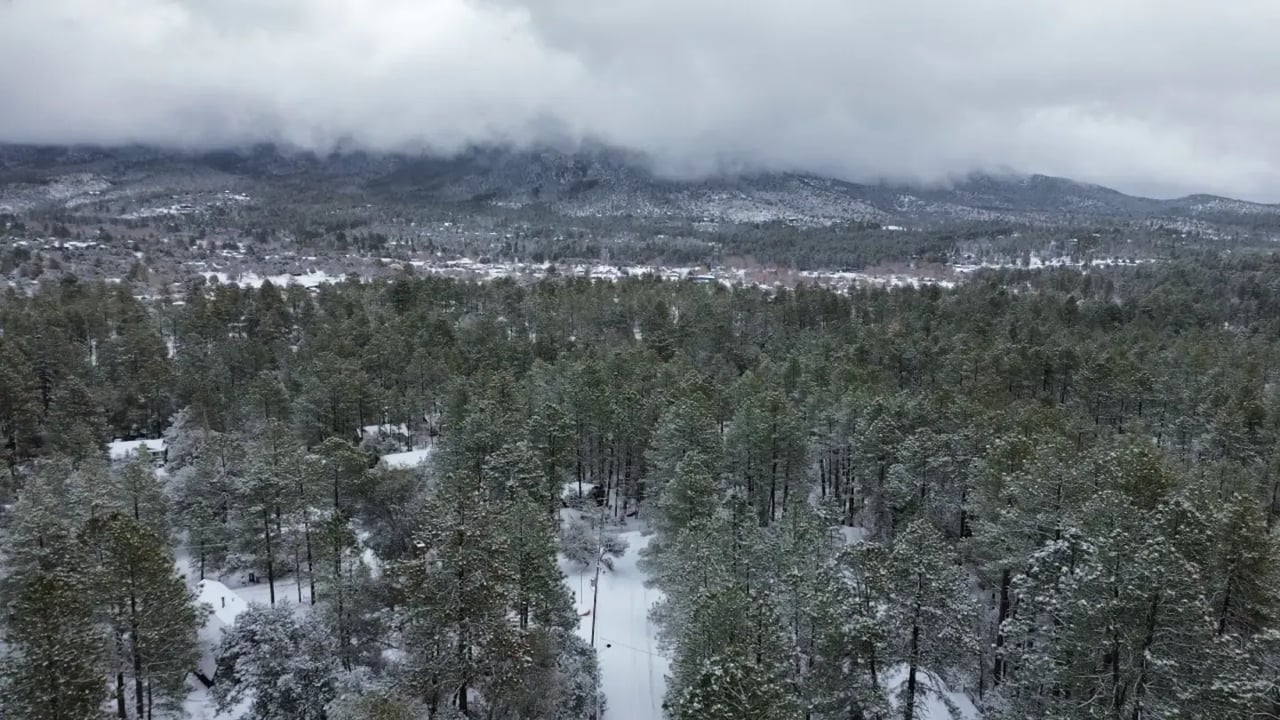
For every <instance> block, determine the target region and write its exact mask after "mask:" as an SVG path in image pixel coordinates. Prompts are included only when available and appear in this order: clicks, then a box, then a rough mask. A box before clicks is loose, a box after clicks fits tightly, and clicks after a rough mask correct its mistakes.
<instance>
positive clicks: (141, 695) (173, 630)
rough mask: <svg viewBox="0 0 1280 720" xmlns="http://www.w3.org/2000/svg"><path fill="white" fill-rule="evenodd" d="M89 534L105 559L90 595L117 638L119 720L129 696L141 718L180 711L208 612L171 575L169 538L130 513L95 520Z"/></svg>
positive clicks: (86, 536) (90, 525)
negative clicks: (197, 636)
mask: <svg viewBox="0 0 1280 720" xmlns="http://www.w3.org/2000/svg"><path fill="white" fill-rule="evenodd" d="M84 535H85V538H86V539H87V540H88V541H89V542H90V543H92V544H93V545H95V546H97V547H98V549H99V555H100V558H101V563H100V565H98V567H97V568H96V570H95V572H94V573H93V574H92V576H93V593H92V594H93V597H94V598H95V599H96V600H97V603H98V606H99V607H100V608H102V609H104V610H105V615H106V618H105V619H106V622H107V624H108V626H109V627H110V630H111V634H112V637H114V638H115V643H114V648H115V652H116V654H117V657H116V658H115V659H114V666H115V668H116V673H115V681H116V701H117V708H118V711H119V712H120V713H121V717H124V708H125V703H126V695H131V703H130V704H131V705H132V707H133V708H134V709H135V712H136V715H135V717H138V718H143V717H152V716H153V715H155V714H156V712H157V711H159V712H161V713H164V712H169V711H172V710H175V709H177V708H180V707H181V704H182V700H183V698H185V697H186V694H187V687H186V678H187V674H188V673H190V672H191V671H192V669H193V668H195V667H196V662H197V660H198V649H197V646H196V635H195V633H196V630H197V629H198V627H199V626H200V625H202V624H203V623H204V609H203V608H201V609H199V610H198V609H197V607H196V605H195V604H194V597H193V596H192V594H191V592H190V591H189V590H188V589H187V587H186V583H185V582H184V581H183V579H182V577H180V576H179V575H178V574H177V573H176V571H175V570H174V567H173V554H172V552H171V551H170V550H169V548H168V546H167V544H166V541H165V539H164V538H163V537H161V536H159V535H157V534H156V533H155V532H154V531H153V530H151V529H150V528H147V527H146V526H145V525H143V524H140V523H138V522H137V521H135V520H133V519H132V518H131V517H129V516H127V515H109V516H106V517H103V518H98V519H95V520H94V521H93V522H91V523H90V524H89V526H88V527H86V529H85V531H84ZM127 684H131V685H132V692H129V691H128V690H127V689H126V685H127Z"/></svg>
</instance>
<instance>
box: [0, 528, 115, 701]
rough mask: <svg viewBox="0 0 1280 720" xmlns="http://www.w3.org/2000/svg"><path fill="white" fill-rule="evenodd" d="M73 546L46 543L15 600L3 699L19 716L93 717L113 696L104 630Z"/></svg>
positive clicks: (7, 636)
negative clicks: (96, 618)
mask: <svg viewBox="0 0 1280 720" xmlns="http://www.w3.org/2000/svg"><path fill="white" fill-rule="evenodd" d="M73 552H74V550H73V549H72V548H70V547H67V546H62V547H52V546H46V547H45V551H44V560H43V562H42V565H43V567H40V568H38V569H36V570H34V571H33V572H32V573H31V574H29V575H27V576H26V577H25V578H24V580H23V582H22V584H21V586H20V587H19V588H18V590H17V594H16V597H15V598H14V602H13V603H12V605H11V606H10V619H9V622H8V626H7V628H6V632H5V641H6V643H7V645H8V652H7V654H6V656H5V658H4V662H3V665H2V666H0V667H2V668H3V670H2V677H3V684H2V685H0V699H2V700H3V702H4V713H5V717H8V718H13V720H94V719H96V718H101V717H102V704H103V701H104V700H105V699H106V697H107V686H106V683H105V682H103V679H104V678H103V673H102V668H103V650H104V648H105V647H106V638H105V637H103V634H102V632H101V630H100V629H99V627H98V626H97V624H96V623H95V622H94V607H93V605H92V603H91V598H92V594H91V593H90V592H88V588H87V587H86V586H85V583H84V580H83V574H82V572H81V570H82V569H83V568H82V567H80V566H79V563H77V562H76V561H75V560H74V559H73V557H72V555H71V553H73Z"/></svg>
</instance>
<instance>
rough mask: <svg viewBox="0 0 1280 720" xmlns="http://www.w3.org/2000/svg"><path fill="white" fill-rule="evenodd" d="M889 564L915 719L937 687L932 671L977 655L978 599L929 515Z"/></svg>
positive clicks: (909, 719) (897, 638) (907, 715)
mask: <svg viewBox="0 0 1280 720" xmlns="http://www.w3.org/2000/svg"><path fill="white" fill-rule="evenodd" d="M885 569H886V571H887V573H886V575H885V577H884V581H885V582H886V587H887V588H888V600H889V604H888V606H887V608H886V613H885V621H886V622H887V623H888V625H889V628H890V632H891V636H892V639H893V641H894V643H895V646H896V648H897V652H896V653H895V655H896V657H897V658H898V659H900V661H901V662H904V663H906V666H907V677H906V681H905V682H904V683H903V686H902V689H901V696H900V698H899V703H900V704H899V707H900V708H901V712H902V718H903V720H914V718H917V717H919V707H920V705H921V704H922V703H923V702H924V700H925V697H926V696H927V694H928V693H929V692H931V688H930V683H928V682H926V673H929V672H932V673H945V672H947V671H950V670H953V669H956V668H959V667H961V666H962V665H964V664H966V663H968V662H971V661H972V660H973V659H974V658H975V657H976V656H977V654H978V648H977V643H976V642H975V634H974V630H975V628H976V627H977V619H978V618H977V604H976V603H975V601H974V600H973V598H972V597H971V595H970V593H969V585H968V581H967V579H966V577H965V574H964V571H963V570H962V569H961V568H960V566H959V565H958V563H957V562H956V558H955V555H954V553H953V552H952V551H951V549H950V548H948V547H947V545H946V543H944V542H943V539H942V534H941V533H939V532H938V530H937V529H936V528H934V527H933V525H932V523H931V522H930V521H928V520H926V519H923V518H922V519H918V520H915V521H912V523H911V524H910V525H908V526H907V527H906V529H905V530H904V531H903V532H902V533H901V535H899V536H898V537H897V538H896V539H895V541H894V544H893V548H892V550H891V552H890V555H889V558H888V563H887V567H886V568H885Z"/></svg>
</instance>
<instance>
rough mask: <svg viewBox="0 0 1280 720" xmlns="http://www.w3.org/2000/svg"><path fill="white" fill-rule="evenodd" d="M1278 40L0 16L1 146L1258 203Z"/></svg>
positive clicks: (404, 7)
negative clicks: (1095, 187) (1066, 188)
mask: <svg viewBox="0 0 1280 720" xmlns="http://www.w3.org/2000/svg"><path fill="white" fill-rule="evenodd" d="M1276 27H1280V3H1277V2H1275V1H1274V0H1231V1H1230V2H1226V3H1205V2H1202V1H1201V2H1186V1H1184V0H1072V2H1050V1H1049V0H966V1H965V2H957V1H956V0H902V1H901V2H885V1H884V0H733V1H730V0H0V140H6V141H13V142H95V143H107V144H110V143H126V142H144V143H157V144H167V145H183V146H222V145H234V144H242V143H248V142H257V141H277V142H285V143H290V144H296V145H300V146H304V147H309V148H313V149H326V148H330V147H333V146H335V145H339V144H342V145H345V146H357V147H363V148H368V149H375V150H404V149H413V150H417V149H422V148H430V149H433V150H436V151H442V152H449V151H454V150H457V149H460V148H462V147H465V146H466V145H468V144H471V143H489V142H509V143H514V144H517V145H529V144H534V143H539V142H544V141H558V142H564V141H571V142H572V141H576V140H581V139H584V138H589V139H593V140H599V141H602V142H605V143H609V144H615V145H619V146H622V147H626V148H630V149H634V150H638V151H642V152H645V153H648V154H650V155H652V156H653V157H654V158H655V159H656V160H657V161H658V162H659V163H660V165H661V166H662V167H665V168H667V169H669V170H671V171H673V172H692V173H696V172H701V171H706V170H709V169H714V168H717V167H723V166H726V165H728V166H733V167H752V168H763V169H784V170H807V171H814V172H822V173H828V174H834V175H837V176H841V177H845V178H849V179H862V180H865V179H876V178H883V177H888V178H895V179H924V180H930V179H937V178H943V177H946V176H949V175H955V174H961V173H965V172H969V171H972V170H982V169H1008V168H1012V169H1017V170H1023V171H1028V172H1045V173H1050V174H1057V175H1066V176H1069V177H1073V178H1077V179H1082V180H1089V181H1094V182H1100V183H1104V184H1110V185H1114V186H1117V187H1119V188H1121V189H1124V190H1127V191H1131V192H1142V193H1152V194H1157V195H1168V194H1177V193H1182V192H1191V191H1211V192H1220V193H1225V194H1233V195H1237V196H1243V197H1249V198H1254V199H1263V200H1271V201H1280V132H1277V131H1276V128H1280V79H1278V78H1280V50H1277V45H1276V42H1275V39H1274V29H1275V28H1276Z"/></svg>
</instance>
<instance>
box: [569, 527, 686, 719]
mask: <svg viewBox="0 0 1280 720" xmlns="http://www.w3.org/2000/svg"><path fill="white" fill-rule="evenodd" d="M621 537H622V538H623V539H625V540H626V541H627V542H628V543H630V547H629V549H628V550H627V553H626V554H625V555H623V556H622V557H621V558H619V559H617V560H616V561H614V564H613V570H612V571H608V570H604V571H602V572H601V573H600V597H599V600H598V602H597V604H596V652H597V654H598V655H599V658H600V674H601V678H600V682H601V685H602V686H603V689H604V694H605V697H606V698H607V699H608V700H607V702H608V706H607V708H606V710H605V713H604V718H605V720H661V718H662V697H663V694H664V693H665V692H666V685H667V683H666V677H667V660H666V658H664V657H662V656H661V655H660V654H659V650H658V640H657V628H656V627H655V626H654V625H653V623H651V622H649V608H651V607H653V604H654V603H656V602H658V601H659V600H660V599H662V593H661V592H660V591H658V590H653V589H650V588H646V587H645V586H644V581H645V575H644V573H643V572H641V571H640V569H639V568H638V567H636V561H637V560H638V559H639V556H640V551H641V550H642V549H643V548H644V547H645V546H646V545H648V544H649V538H648V537H647V536H644V535H641V534H640V532H639V531H638V530H633V531H630V532H624V533H621ZM591 578H592V572H591V571H587V572H586V574H585V575H584V576H579V574H578V573H576V572H574V573H569V574H568V577H567V582H568V584H569V589H570V590H571V591H572V592H573V594H574V595H575V599H576V603H577V606H578V612H579V615H580V616H581V618H582V622H581V624H580V625H579V626H578V634H579V635H581V636H582V638H583V639H585V640H590V639H591V616H590V615H582V613H585V612H587V611H588V610H590V609H591ZM580 590H581V595H580V596H579V591H580Z"/></svg>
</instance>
